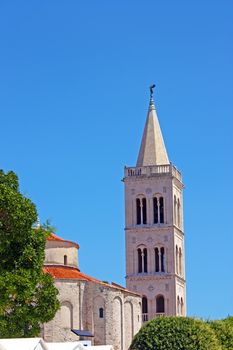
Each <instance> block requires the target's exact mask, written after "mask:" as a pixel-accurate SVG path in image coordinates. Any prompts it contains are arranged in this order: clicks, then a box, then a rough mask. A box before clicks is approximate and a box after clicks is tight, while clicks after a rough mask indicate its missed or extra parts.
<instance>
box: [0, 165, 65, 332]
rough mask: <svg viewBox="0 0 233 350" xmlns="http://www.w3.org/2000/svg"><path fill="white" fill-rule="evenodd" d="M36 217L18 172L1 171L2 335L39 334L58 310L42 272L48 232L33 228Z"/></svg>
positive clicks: (54, 293)
mask: <svg viewBox="0 0 233 350" xmlns="http://www.w3.org/2000/svg"><path fill="white" fill-rule="evenodd" d="M36 220H37V211H36V207H35V205H34V204H33V203H32V202H31V200H30V199H28V198H26V197H25V196H23V195H22V194H21V193H20V192H19V184H18V178H17V176H16V174H15V173H13V172H9V173H7V174H5V173H4V172H3V171H2V170H0V338H1V337H2V338H6V337H10V338H12V337H32V336H37V335H39V333H40V325H41V323H44V322H48V321H50V320H51V319H53V317H54V316H55V313H56V311H57V310H58V309H59V301H58V299H57V294H58V291H57V289H56V288H55V286H54V284H53V279H52V277H51V276H50V275H49V274H45V273H44V272H43V262H44V252H45V244H46V237H47V235H48V234H49V232H48V230H47V229H45V228H43V227H40V228H33V224H34V223H35V222H36Z"/></svg>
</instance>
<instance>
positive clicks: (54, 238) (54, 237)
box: [47, 233, 79, 248]
mask: <svg viewBox="0 0 233 350" xmlns="http://www.w3.org/2000/svg"><path fill="white" fill-rule="evenodd" d="M47 241H58V242H69V243H73V244H74V245H75V246H76V247H77V248H79V245H78V244H77V243H75V242H72V241H68V240H66V239H63V238H61V237H58V236H57V235H55V234H54V233H50V236H48V237H47Z"/></svg>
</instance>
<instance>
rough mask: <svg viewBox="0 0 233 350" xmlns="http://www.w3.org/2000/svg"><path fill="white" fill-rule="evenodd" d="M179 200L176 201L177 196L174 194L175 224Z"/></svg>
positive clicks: (175, 222)
mask: <svg viewBox="0 0 233 350" xmlns="http://www.w3.org/2000/svg"><path fill="white" fill-rule="evenodd" d="M176 218H177V201H176V196H174V224H175V225H176V224H177V220H176Z"/></svg>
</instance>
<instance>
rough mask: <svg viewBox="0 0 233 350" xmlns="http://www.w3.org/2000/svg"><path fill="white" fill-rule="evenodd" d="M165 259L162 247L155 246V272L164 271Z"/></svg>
mask: <svg viewBox="0 0 233 350" xmlns="http://www.w3.org/2000/svg"><path fill="white" fill-rule="evenodd" d="M165 266H166V259H165V249H164V247H156V248H155V272H165Z"/></svg>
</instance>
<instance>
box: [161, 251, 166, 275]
mask: <svg viewBox="0 0 233 350" xmlns="http://www.w3.org/2000/svg"><path fill="white" fill-rule="evenodd" d="M160 259H161V265H160V266H161V271H162V272H164V271H165V266H164V265H165V264H164V259H165V255H164V248H163V247H162V248H161V249H160Z"/></svg>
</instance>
